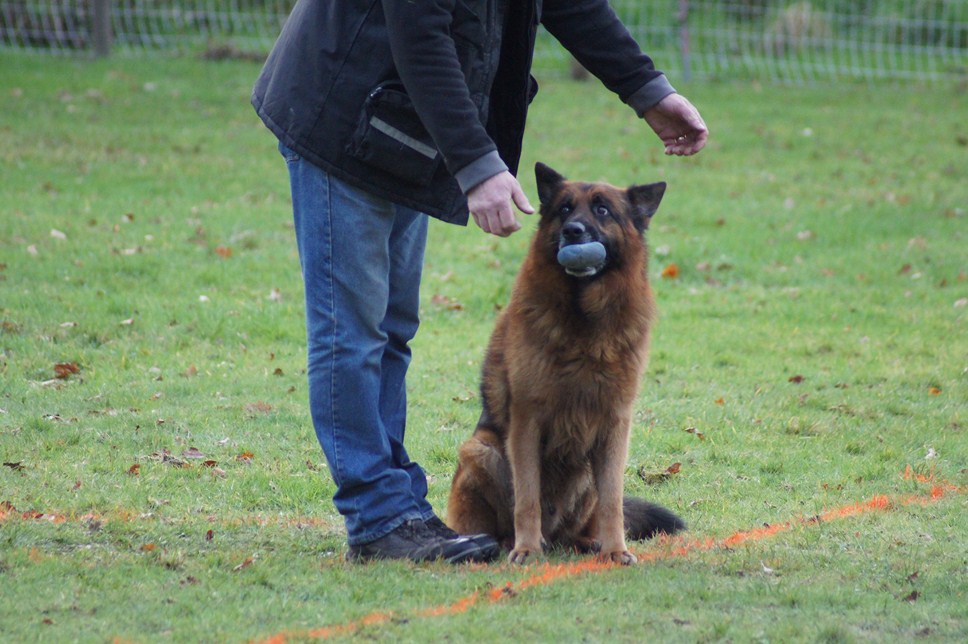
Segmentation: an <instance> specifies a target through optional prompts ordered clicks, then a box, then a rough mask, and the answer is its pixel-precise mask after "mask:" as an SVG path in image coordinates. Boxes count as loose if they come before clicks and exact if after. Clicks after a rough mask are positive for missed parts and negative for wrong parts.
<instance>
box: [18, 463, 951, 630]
mask: <svg viewBox="0 0 968 644" xmlns="http://www.w3.org/2000/svg"><path fill="white" fill-rule="evenodd" d="M902 477H903V478H904V480H906V481H915V482H917V483H921V484H924V485H930V486H931V488H930V490H929V492H928V494H926V495H925V494H920V495H919V494H908V495H904V496H901V497H897V498H896V499H894V500H893V501H892V500H891V498H890V497H887V496H884V495H878V496H874V497H871V498H870V499H868V500H867V501H862V502H860V503H851V504H849V505H844V506H841V507H839V508H834V509H831V510H826V511H824V512H822V513H820V514H818V515H816V516H814V517H809V518H805V519H799V520H795V521H789V522H786V523H776V524H771V525H766V526H763V527H759V528H752V529H750V530H741V531H738V532H734V533H733V534H731V535H730V536H728V537H725V538H723V539H719V540H716V539H713V538H707V539H702V540H691V541H687V540H682V539H680V538H669V537H660V538H659V539H658V542H659V543H660V544H662V543H669V544H675V547H672V548H670V549H668V550H651V551H649V552H644V553H641V554H640V553H636V556H637V558H638V560H639V562H642V563H644V562H652V561H662V560H666V559H675V558H678V557H685V556H686V555H689V554H691V553H693V552H704V551H707V550H712V549H715V548H723V549H730V548H735V547H736V546H739V545H743V544H745V543H749V542H755V541H761V540H763V539H766V538H769V537H772V536H775V535H777V534H779V533H781V532H786V531H788V530H790V529H791V528H793V526H795V525H812V524H816V523H822V522H824V521H833V520H835V519H847V518H851V517H855V516H859V515H862V514H867V513H870V512H882V511H887V510H891V509H893V508H894V507H896V506H904V505H927V504H929V503H934V502H936V501H939V500H941V499H942V498H944V497H945V496H947V495H948V494H949V493H962V492H964V491H965V488H961V487H958V486H956V485H952V484H950V483H947V482H945V481H938V480H936V479H935V475H934V473H933V472H932V473H931V474H928V475H924V474H917V473H915V472H914V471H913V470H912V468H911V466H910V465H909V466H908V467H907V469H906V470H905V471H904V473H903V475H902ZM12 518H19V519H22V520H41V521H49V522H51V523H63V522H65V521H87V520H101V521H103V520H107V519H108V517H104V516H100V515H95V514H85V515H82V516H76V515H63V514H57V513H42V512H38V511H35V510H28V511H21V510H18V509H17V508H15V507H14V506H13V505H12V504H11V503H10V502H9V501H2V502H0V522H3V521H6V520H9V519H12ZM111 518H112V519H113V520H120V521H133V520H135V519H143V518H148V517H147V516H145V515H141V516H137V515H134V514H132V513H129V512H124V511H121V512H118V513H116V515H115V516H113V517H111ZM232 523H255V524H257V525H270V524H274V525H282V526H286V527H291V526H297V525H318V524H320V523H322V524H325V522H324V521H323V520H320V519H314V518H309V519H286V518H282V517H276V518H272V519H268V518H265V517H250V518H245V519H241V520H234V521H232ZM616 567H619V566H618V564H615V563H612V562H606V561H602V560H599V559H594V558H589V559H584V560H581V561H574V562H567V563H559V564H552V563H544V564H541V565H538V566H535V572H534V574H532V575H530V576H528V577H525V578H524V579H522V580H521V581H519V582H518V583H517V584H516V585H515V584H512V583H510V582H508V583H507V584H505V585H504V586H502V587H499V588H494V589H492V590H490V591H488V593H487V595H486V597H487V600H488V601H490V602H492V603H493V602H498V601H502V600H504V599H506V598H508V597H514V596H515V595H517V594H518V593H519V592H520V591H523V590H525V589H527V588H531V587H534V586H544V585H548V584H551V583H554V582H555V581H558V580H560V579H565V578H569V577H576V576H578V575H580V574H582V573H597V572H602V571H604V570H610V569H612V568H616ZM480 599H481V595H480V593H478V592H474V593H471V594H470V595H467V596H465V597H462V598H460V599H458V600H457V601H455V602H453V603H452V604H444V605H440V606H431V607H428V608H424V609H422V610H419V611H417V612H416V613H414V615H416V616H417V617H440V616H443V615H456V614H460V613H464V612H466V611H467V610H469V609H470V608H472V607H473V606H475V605H476V604H477V603H478V602H479V601H480ZM393 617H394V613H393V612H386V611H375V612H372V613H370V614H368V615H364V616H363V617H361V618H359V619H356V620H353V621H349V622H344V623H342V624H334V625H331V626H323V627H321V628H316V629H313V630H309V631H299V632H295V631H293V632H287V631H283V632H280V633H277V634H275V635H272V636H270V637H268V638H265V639H263V640H261V642H263V643H264V644H284V643H285V642H287V641H288V640H289V639H290V638H295V639H328V638H330V637H335V636H338V635H348V634H351V633H354V632H356V631H357V630H359V629H360V628H363V627H365V626H373V625H377V624H383V623H386V622H388V621H390V620H391V619H393Z"/></svg>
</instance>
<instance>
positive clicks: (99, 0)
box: [91, 0, 111, 58]
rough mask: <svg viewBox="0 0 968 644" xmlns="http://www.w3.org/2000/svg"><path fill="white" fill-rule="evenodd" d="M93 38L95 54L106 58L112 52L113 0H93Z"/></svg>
mask: <svg viewBox="0 0 968 644" xmlns="http://www.w3.org/2000/svg"><path fill="white" fill-rule="evenodd" d="M93 9H94V10H93V12H92V13H93V15H92V17H91V22H92V24H91V38H92V39H93V40H94V55H95V56H97V57H98V58H104V57H106V56H109V55H110V54H111V0H93Z"/></svg>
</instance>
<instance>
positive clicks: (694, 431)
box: [684, 427, 706, 441]
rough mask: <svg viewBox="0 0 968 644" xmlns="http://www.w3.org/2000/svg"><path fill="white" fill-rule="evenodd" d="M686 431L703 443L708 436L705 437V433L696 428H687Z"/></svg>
mask: <svg viewBox="0 0 968 644" xmlns="http://www.w3.org/2000/svg"><path fill="white" fill-rule="evenodd" d="M684 431H685V432H686V433H687V434H692V435H694V436H695V437H696V438H698V439H699V440H701V441H704V440H706V435H705V434H703V433H702V432H701V431H699V430H698V429H696V428H695V427H687V428H686V429H685V430H684Z"/></svg>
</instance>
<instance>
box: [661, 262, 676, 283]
mask: <svg viewBox="0 0 968 644" xmlns="http://www.w3.org/2000/svg"><path fill="white" fill-rule="evenodd" d="M677 277H679V265H678V264H676V263H672V264H669V265H668V266H666V267H665V268H663V269H662V278H663V279H670V280H674V279H676V278H677Z"/></svg>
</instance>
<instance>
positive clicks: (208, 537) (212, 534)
mask: <svg viewBox="0 0 968 644" xmlns="http://www.w3.org/2000/svg"><path fill="white" fill-rule="evenodd" d="M214 537H215V532H214V531H212V530H209V531H208V532H206V533H205V541H211V540H212V539H213V538H214Z"/></svg>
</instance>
